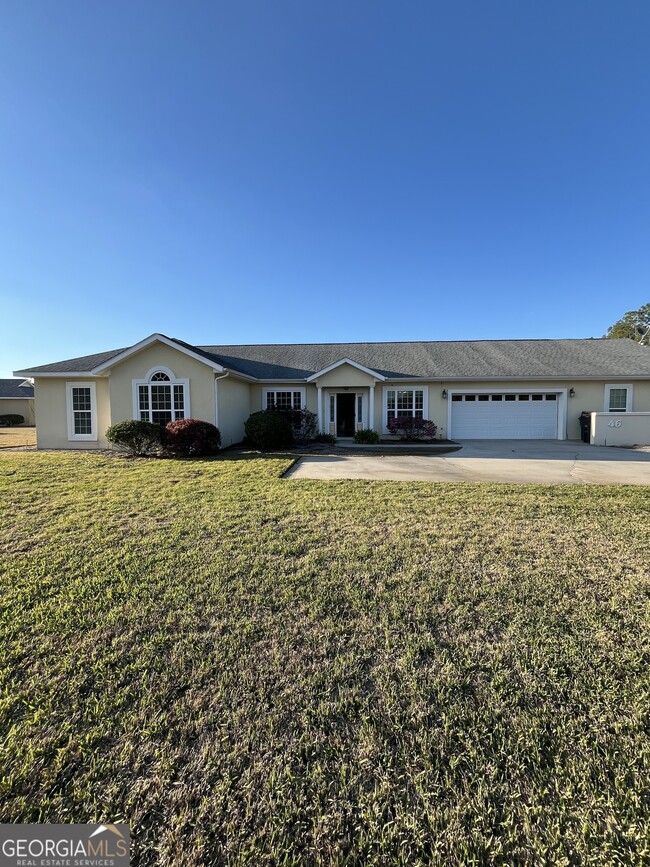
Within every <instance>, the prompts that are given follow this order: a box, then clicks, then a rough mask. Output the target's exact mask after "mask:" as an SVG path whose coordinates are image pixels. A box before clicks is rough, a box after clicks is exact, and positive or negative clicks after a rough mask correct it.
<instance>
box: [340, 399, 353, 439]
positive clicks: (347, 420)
mask: <svg viewBox="0 0 650 867" xmlns="http://www.w3.org/2000/svg"><path fill="white" fill-rule="evenodd" d="M356 399H357V398H356V395H355V394H337V395H336V435H337V437H353V436H354V421H355V412H354V405H355V401H356Z"/></svg>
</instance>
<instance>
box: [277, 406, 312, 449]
mask: <svg viewBox="0 0 650 867" xmlns="http://www.w3.org/2000/svg"><path fill="white" fill-rule="evenodd" d="M267 412H279V413H281V414H282V415H283V416H284V417H285V418H286V419H287V421H288V422H289V424H290V425H291V432H292V437H293V441H294V443H308V442H310V441H311V440H313V439H314V436H315V435H316V431H317V430H318V416H317V415H316V413H314V412H310V410H308V409H284V408H282V407H278V406H275V404H271V406H269V407H268V408H267Z"/></svg>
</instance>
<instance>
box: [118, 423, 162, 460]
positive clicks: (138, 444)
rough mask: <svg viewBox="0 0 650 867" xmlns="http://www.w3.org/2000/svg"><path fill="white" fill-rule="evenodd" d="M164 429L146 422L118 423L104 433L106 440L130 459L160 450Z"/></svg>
mask: <svg viewBox="0 0 650 867" xmlns="http://www.w3.org/2000/svg"><path fill="white" fill-rule="evenodd" d="M164 436H165V429H164V428H163V427H161V426H160V425H159V424H151V422H148V421H137V420H136V419H130V420H128V421H119V422H118V423H117V424H114V425H111V427H109V429H108V430H107V431H106V439H107V440H108V441H109V443H113V445H114V446H116V447H117V448H118V449H119V450H120V451H123V452H126V454H128V455H131V457H136V456H138V455H151V454H155V453H156V452H159V451H161V450H162V446H163V439H164Z"/></svg>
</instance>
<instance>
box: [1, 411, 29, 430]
mask: <svg viewBox="0 0 650 867" xmlns="http://www.w3.org/2000/svg"><path fill="white" fill-rule="evenodd" d="M24 421H25V418H24V416H22V415H16V414H14V413H11V412H10V413H7V415H0V427H14V425H17V424H22V423H23V422H24Z"/></svg>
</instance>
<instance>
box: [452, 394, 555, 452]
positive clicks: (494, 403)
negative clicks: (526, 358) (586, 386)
mask: <svg viewBox="0 0 650 867" xmlns="http://www.w3.org/2000/svg"><path fill="white" fill-rule="evenodd" d="M558 403H559V401H558V396H557V394H531V393H528V394H526V393H524V392H522V393H521V394H499V393H495V394H452V395H451V431H450V436H451V437H453V439H455V440H462V439H487V440H510V439H513V440H554V439H557V408H558Z"/></svg>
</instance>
